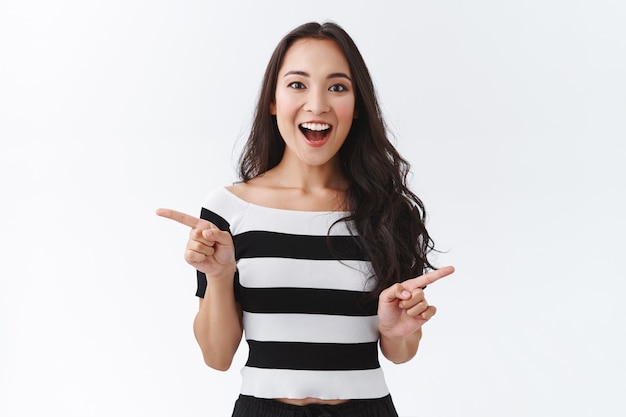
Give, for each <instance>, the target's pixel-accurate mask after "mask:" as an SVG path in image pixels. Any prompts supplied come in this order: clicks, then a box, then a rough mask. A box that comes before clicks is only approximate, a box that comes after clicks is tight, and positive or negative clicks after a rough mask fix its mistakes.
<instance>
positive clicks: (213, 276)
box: [157, 209, 243, 371]
mask: <svg viewBox="0 0 626 417" xmlns="http://www.w3.org/2000/svg"><path fill="white" fill-rule="evenodd" d="M157 215H159V216H161V217H165V218H168V219H171V220H174V221H177V222H178V223H181V224H184V225H186V226H188V227H190V228H191V232H190V233H189V240H188V241H187V248H186V250H185V260H186V261H187V263H188V264H189V265H191V266H193V267H194V268H196V269H197V270H198V271H200V272H203V273H204V274H205V275H206V279H207V287H206V292H205V294H204V299H200V308H199V309H198V314H197V315H196V318H195V320H194V325H193V329H194V334H195V336H196V340H197V341H198V344H199V345H200V349H201V350H202V356H203V357H204V362H205V363H206V364H207V365H208V366H210V367H211V368H214V369H217V370H221V371H224V370H226V369H228V368H229V367H230V364H231V362H232V360H233V357H234V356H235V352H236V351H237V348H238V347H239V343H240V342H241V336H242V334H243V325H242V318H241V317H242V313H241V307H240V306H239V304H238V303H237V302H236V301H235V293H234V291H233V280H234V278H235V271H236V269H237V264H236V262H235V248H234V245H233V239H232V237H231V235H230V233H228V232H227V231H223V230H220V229H219V228H218V227H217V226H215V225H214V224H212V223H211V222H209V221H207V220H204V219H198V218H196V217H194V216H191V215H189V214H185V213H181V212H178V211H174V210H170V209H158V210H157Z"/></svg>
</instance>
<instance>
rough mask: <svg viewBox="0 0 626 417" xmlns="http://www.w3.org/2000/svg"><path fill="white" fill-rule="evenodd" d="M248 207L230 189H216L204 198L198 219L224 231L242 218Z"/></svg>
mask: <svg viewBox="0 0 626 417" xmlns="http://www.w3.org/2000/svg"><path fill="white" fill-rule="evenodd" d="M248 206H249V204H248V203H247V202H246V201H244V200H242V199H241V198H239V197H238V196H237V195H235V194H233V193H232V192H231V191H230V187H218V188H215V189H213V190H211V191H209V192H208V193H207V195H206V196H205V198H204V200H203V202H202V210H201V213H200V217H201V218H203V219H205V220H208V221H210V222H212V223H214V224H216V225H217V226H218V227H219V228H220V229H222V230H225V229H226V228H230V227H231V226H232V225H233V224H234V223H236V222H237V221H238V220H239V219H241V218H242V217H243V215H244V213H245V212H246V210H247V209H248Z"/></svg>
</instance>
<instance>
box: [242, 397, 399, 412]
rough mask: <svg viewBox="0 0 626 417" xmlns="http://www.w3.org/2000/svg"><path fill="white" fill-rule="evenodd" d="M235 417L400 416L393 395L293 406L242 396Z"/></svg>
mask: <svg viewBox="0 0 626 417" xmlns="http://www.w3.org/2000/svg"><path fill="white" fill-rule="evenodd" d="M232 417H398V413H397V412H396V409H395V407H394V405H393V401H392V400H391V395H387V396H385V397H382V398H375V399H365V400H360V399H359V400H350V401H347V402H345V403H341V404H337V405H327V404H308V405H303V406H299V405H292V404H285V403H282V402H280V401H276V400H270V399H265V398H255V397H251V396H248V395H240V396H239V398H238V399H237V402H236V403H235V409H234V411H233V415H232Z"/></svg>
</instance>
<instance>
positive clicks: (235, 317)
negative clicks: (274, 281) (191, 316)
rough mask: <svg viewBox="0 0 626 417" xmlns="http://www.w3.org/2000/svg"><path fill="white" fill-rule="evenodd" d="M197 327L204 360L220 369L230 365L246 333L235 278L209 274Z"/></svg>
mask: <svg viewBox="0 0 626 417" xmlns="http://www.w3.org/2000/svg"><path fill="white" fill-rule="evenodd" d="M193 331H194V334H195V336H196V340H197V341H198V345H200V349H201V350H202V357H203V358H204V362H205V363H206V364H207V365H208V366H210V367H211V368H213V369H217V370H219V371H225V370H227V369H228V368H230V364H231V363H232V360H233V357H234V356H235V352H236V351H237V348H238V347H239V343H240V342H241V336H242V334H243V325H242V322H241V307H240V306H239V303H237V302H236V301H235V295H234V292H233V282H232V279H231V280H230V283H228V280H215V279H211V278H209V277H207V288H206V293H205V294H204V298H200V308H199V309H198V314H196V318H195V320H194V322H193Z"/></svg>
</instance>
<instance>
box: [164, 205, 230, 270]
mask: <svg viewBox="0 0 626 417" xmlns="http://www.w3.org/2000/svg"><path fill="white" fill-rule="evenodd" d="M156 214H157V215H158V216H161V217H165V218H167V219H171V220H174V221H176V222H178V223H180V224H184V225H185V226H188V227H190V228H191V232H190V233H189V241H188V242H187V248H186V249H185V261H187V263H188V264H189V265H191V266H193V267H194V268H196V269H197V270H198V271H201V272H204V273H205V274H206V276H207V279H209V278H214V279H232V278H233V277H234V275H235V269H236V267H237V266H236V263H235V247H234V245H233V239H232V237H231V235H230V233H228V232H225V231H222V230H220V229H219V228H218V227H217V226H215V225H214V224H213V223H211V222H209V221H207V220H204V219H199V218H197V217H194V216H191V215H189V214H185V213H181V212H179V211H175V210H170V209H165V208H160V209H158V210H157V211H156Z"/></svg>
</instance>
